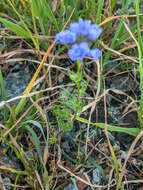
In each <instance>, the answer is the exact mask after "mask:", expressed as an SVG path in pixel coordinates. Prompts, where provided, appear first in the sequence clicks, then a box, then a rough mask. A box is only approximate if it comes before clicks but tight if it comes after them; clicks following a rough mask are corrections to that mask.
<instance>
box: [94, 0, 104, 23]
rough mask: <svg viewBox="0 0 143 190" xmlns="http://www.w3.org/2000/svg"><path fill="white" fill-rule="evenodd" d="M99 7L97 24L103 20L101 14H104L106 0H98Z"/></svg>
mask: <svg viewBox="0 0 143 190" xmlns="http://www.w3.org/2000/svg"><path fill="white" fill-rule="evenodd" d="M97 4H98V8H97V13H96V18H95V20H96V22H95V23H96V24H99V23H100V22H101V15H102V8H103V5H104V0H98V3H97Z"/></svg>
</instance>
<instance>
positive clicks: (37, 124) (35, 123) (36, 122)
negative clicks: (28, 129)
mask: <svg viewBox="0 0 143 190" xmlns="http://www.w3.org/2000/svg"><path fill="white" fill-rule="evenodd" d="M28 123H31V124H33V125H34V126H35V127H37V128H39V129H40V131H41V133H42V135H43V138H44V141H45V143H46V137H45V134H44V131H43V128H42V126H41V124H40V123H39V122H38V121H34V120H28V121H25V122H23V123H21V125H25V124H28Z"/></svg>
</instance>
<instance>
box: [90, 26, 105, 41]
mask: <svg viewBox="0 0 143 190" xmlns="http://www.w3.org/2000/svg"><path fill="white" fill-rule="evenodd" d="M102 32H103V29H102V28H99V27H98V25H97V24H92V25H91V26H90V30H89V34H88V39H89V40H91V41H92V40H97V39H98V38H99V36H100V35H101V33H102Z"/></svg>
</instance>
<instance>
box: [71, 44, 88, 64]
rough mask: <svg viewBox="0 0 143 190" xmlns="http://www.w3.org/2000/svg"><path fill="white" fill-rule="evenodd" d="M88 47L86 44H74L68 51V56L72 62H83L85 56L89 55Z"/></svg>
mask: <svg viewBox="0 0 143 190" xmlns="http://www.w3.org/2000/svg"><path fill="white" fill-rule="evenodd" d="M89 51H90V50H89V47H88V43H87V42H81V43H80V44H74V45H73V46H72V49H70V50H69V51H68V55H69V57H70V58H71V60H72V61H77V60H81V61H82V60H83V58H84V57H85V56H87V55H88V54H89Z"/></svg>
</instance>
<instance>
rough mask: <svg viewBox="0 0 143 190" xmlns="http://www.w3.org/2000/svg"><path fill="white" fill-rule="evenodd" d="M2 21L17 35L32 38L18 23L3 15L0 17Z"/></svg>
mask: <svg viewBox="0 0 143 190" xmlns="http://www.w3.org/2000/svg"><path fill="white" fill-rule="evenodd" d="M0 22H2V23H3V24H4V25H5V26H6V27H8V28H10V29H11V30H12V31H13V32H15V33H16V34H17V35H19V36H22V37H25V38H31V36H30V35H29V33H28V32H27V31H26V30H24V29H23V28H22V27H21V26H19V25H18V24H14V23H13V22H11V21H8V20H7V19H4V18H2V17H0Z"/></svg>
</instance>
